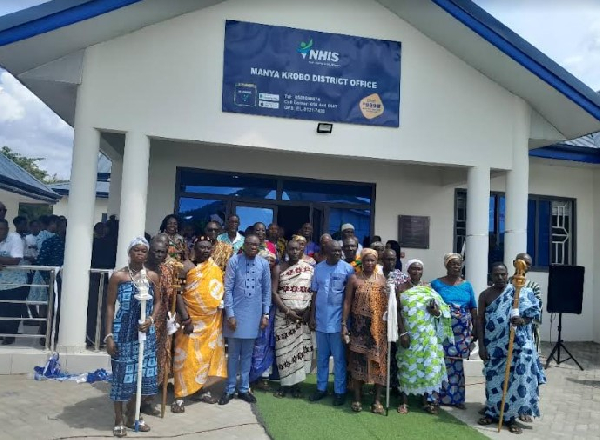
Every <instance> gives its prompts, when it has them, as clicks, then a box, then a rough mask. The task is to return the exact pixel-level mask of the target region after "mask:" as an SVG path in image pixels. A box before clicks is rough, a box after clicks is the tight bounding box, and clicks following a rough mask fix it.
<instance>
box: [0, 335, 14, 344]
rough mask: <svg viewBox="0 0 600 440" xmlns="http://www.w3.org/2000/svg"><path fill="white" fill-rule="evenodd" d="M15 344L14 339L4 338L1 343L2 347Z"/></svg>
mask: <svg viewBox="0 0 600 440" xmlns="http://www.w3.org/2000/svg"><path fill="white" fill-rule="evenodd" d="M14 343H15V338H10V337H8V336H7V337H5V338H4V341H2V345H13V344H14Z"/></svg>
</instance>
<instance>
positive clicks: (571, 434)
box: [0, 343, 600, 440]
mask: <svg viewBox="0 0 600 440" xmlns="http://www.w3.org/2000/svg"><path fill="white" fill-rule="evenodd" d="M566 345H567V347H568V348H569V350H571V351H572V353H573V354H574V355H575V357H576V358H577V359H578V360H579V361H580V362H581V364H582V366H583V367H584V368H585V371H579V369H578V368H577V367H576V366H575V364H574V363H573V362H572V361H568V362H566V363H564V364H561V365H560V366H556V363H554V362H553V363H552V365H551V366H550V368H549V369H548V370H547V376H548V384H546V385H544V386H543V387H542V388H541V405H540V406H541V411H542V417H541V418H540V419H537V420H535V421H534V423H533V424H529V425H527V424H523V425H524V426H525V429H524V433H523V435H522V436H521V437H522V438H528V439H544V440H549V439H588V438H589V439H592V438H594V439H597V438H600V345H598V344H592V343H567V344H566ZM550 349H551V347H550V346H549V345H544V347H543V350H542V353H545V354H548V353H549V352H550ZM108 389H109V385H108V384H106V383H100V384H94V385H89V384H77V383H75V382H56V381H44V382H39V381H34V380H32V379H31V378H29V377H28V376H26V375H12V376H11V375H0V427H1V430H0V439H2V440H4V439H7V440H12V439H36V440H38V439H39V440H46V439H48V440H50V439H67V438H68V439H83V438H86V439H99V438H112V432H111V431H112V423H113V410H112V404H111V402H110V401H109V399H108ZM214 391H215V393H216V395H220V391H221V390H220V387H219V388H217V389H215V390H214ZM169 401H170V400H169ZM483 402H484V386H483V383H482V381H481V379H477V378H469V385H468V388H467V406H468V408H467V410H466V411H460V410H456V409H450V410H449V412H450V413H451V414H453V415H454V416H456V417H457V418H459V419H460V420H462V421H464V422H465V423H467V424H469V425H471V426H474V427H476V428H477V429H478V430H479V431H480V432H482V433H483V434H485V435H486V436H488V437H490V438H494V439H495V438H507V439H517V438H521V437H515V436H514V435H513V434H510V433H509V432H508V431H507V430H503V431H502V432H501V433H500V434H498V433H496V429H495V427H479V426H478V425H477V419H479V418H480V417H481V416H480V415H479V414H477V411H478V410H479V409H480V408H481V407H482V406H483ZM146 420H147V422H148V424H149V425H150V426H151V427H152V431H151V432H150V433H148V434H143V435H142V434H140V435H138V434H135V433H133V432H129V434H128V438H178V439H184V440H185V439H192V438H194V439H215V438H218V439H219V440H228V439H247V440H254V439H257V440H262V439H268V438H269V437H268V436H267V434H266V433H265V431H264V429H263V428H262V426H261V425H260V423H259V422H258V420H257V418H256V416H255V414H254V413H253V412H252V409H251V407H250V405H248V404H247V403H245V402H241V401H239V400H233V401H232V402H231V403H230V404H229V405H227V406H225V407H220V406H218V405H207V404H203V403H194V404H191V405H188V406H187V407H186V412H185V413H184V414H171V413H170V412H169V409H167V414H166V415H165V418H164V419H160V418H155V417H146ZM276 440H277V439H276Z"/></svg>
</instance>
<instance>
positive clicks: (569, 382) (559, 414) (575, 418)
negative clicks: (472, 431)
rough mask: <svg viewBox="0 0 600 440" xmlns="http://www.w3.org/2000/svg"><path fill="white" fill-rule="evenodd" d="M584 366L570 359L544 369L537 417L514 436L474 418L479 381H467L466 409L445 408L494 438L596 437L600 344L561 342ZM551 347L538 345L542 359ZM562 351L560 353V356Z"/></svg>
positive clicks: (481, 396) (481, 398) (481, 394)
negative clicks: (479, 424)
mask: <svg viewBox="0 0 600 440" xmlns="http://www.w3.org/2000/svg"><path fill="white" fill-rule="evenodd" d="M565 345H566V346H567V348H568V350H569V351H570V352H571V353H572V354H573V355H574V356H575V358H576V359H577V360H578V361H579V363H580V364H581V366H582V367H583V368H584V369H585V370H584V371H580V370H579V368H577V366H576V365H575V363H574V362H573V361H567V362H565V363H562V364H560V366H557V365H556V362H554V361H553V362H551V364H550V366H549V368H548V369H547V370H546V376H547V379H548V382H547V383H546V385H543V386H542V387H540V411H541V413H542V415H541V417H540V418H539V419H534V422H533V423H531V424H528V423H521V426H522V427H523V434H522V435H521V436H520V437H516V436H515V435H514V434H511V433H509V432H508V430H507V429H503V430H502V432H501V433H498V432H497V425H495V426H489V427H481V426H478V425H477V420H478V419H479V418H481V417H482V416H480V415H479V414H478V413H477V411H479V410H480V409H481V408H482V407H483V405H484V402H485V386H484V384H483V381H482V380H476V379H472V380H470V381H469V380H468V382H467V383H468V386H467V410H466V411H461V410H457V409H454V408H452V409H449V410H448V412H450V413H451V414H452V415H453V416H455V417H456V418H458V419H460V420H462V421H463V422H465V423H467V424H468V425H471V426H473V427H476V428H477V429H478V430H479V431H480V432H481V433H483V434H485V435H486V436H488V437H490V438H494V439H516V438H521V437H525V436H526V437H527V439H540V440H542V439H543V440H549V439H598V438H600V345H598V344H594V343H591V342H568V343H565ZM551 350H552V346H551V345H549V344H542V354H543V356H542V357H543V358H542V361H543V363H544V366H545V362H546V359H545V357H544V355H545V356H547V355H549V354H550V352H551ZM565 355H566V353H564V351H562V352H561V359H564V358H565Z"/></svg>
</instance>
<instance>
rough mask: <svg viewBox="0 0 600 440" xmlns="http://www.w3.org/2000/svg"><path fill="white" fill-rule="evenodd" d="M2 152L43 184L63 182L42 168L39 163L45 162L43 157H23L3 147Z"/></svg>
mask: <svg viewBox="0 0 600 440" xmlns="http://www.w3.org/2000/svg"><path fill="white" fill-rule="evenodd" d="M1 152H2V154H4V155H5V156H6V157H8V158H9V159H10V160H12V161H13V162H14V163H16V164H17V165H19V166H20V167H21V168H23V169H24V170H25V171H27V172H28V173H29V174H31V175H32V176H33V177H35V178H36V179H37V180H39V181H40V182H42V183H46V184H48V183H56V182H60V181H61V180H60V179H58V178H57V177H56V174H53V175H50V174H49V173H48V172H47V171H46V170H44V169H42V168H40V166H39V165H38V162H40V161H42V160H44V158H43V157H27V156H23V155H22V154H19V153H17V152H15V151H13V150H11V149H10V148H9V147H7V146H4V147H2V149H1Z"/></svg>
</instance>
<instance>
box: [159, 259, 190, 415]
mask: <svg viewBox="0 0 600 440" xmlns="http://www.w3.org/2000/svg"><path fill="white" fill-rule="evenodd" d="M182 267H183V265H182V264H180V263H179V264H175V265H173V267H172V271H173V275H175V279H174V280H173V285H172V286H171V287H172V288H173V303H172V304H170V307H169V309H170V310H169V311H170V313H171V316H175V308H176V306H177V294H178V292H180V291H181V290H183V283H184V281H185V280H183V279H181V278H180V277H179V271H180V269H181V268H182ZM167 318H168V317H167ZM167 338H169V340H170V344H167V345H168V347H169V352H168V354H167V362H166V363H165V366H164V370H163V383H162V402H161V404H160V418H161V419H164V418H165V410H166V408H167V390H168V387H169V374H170V372H171V369H172V364H173V359H172V358H171V351H172V349H173V343H174V340H175V333H173V334H172V335H167Z"/></svg>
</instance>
